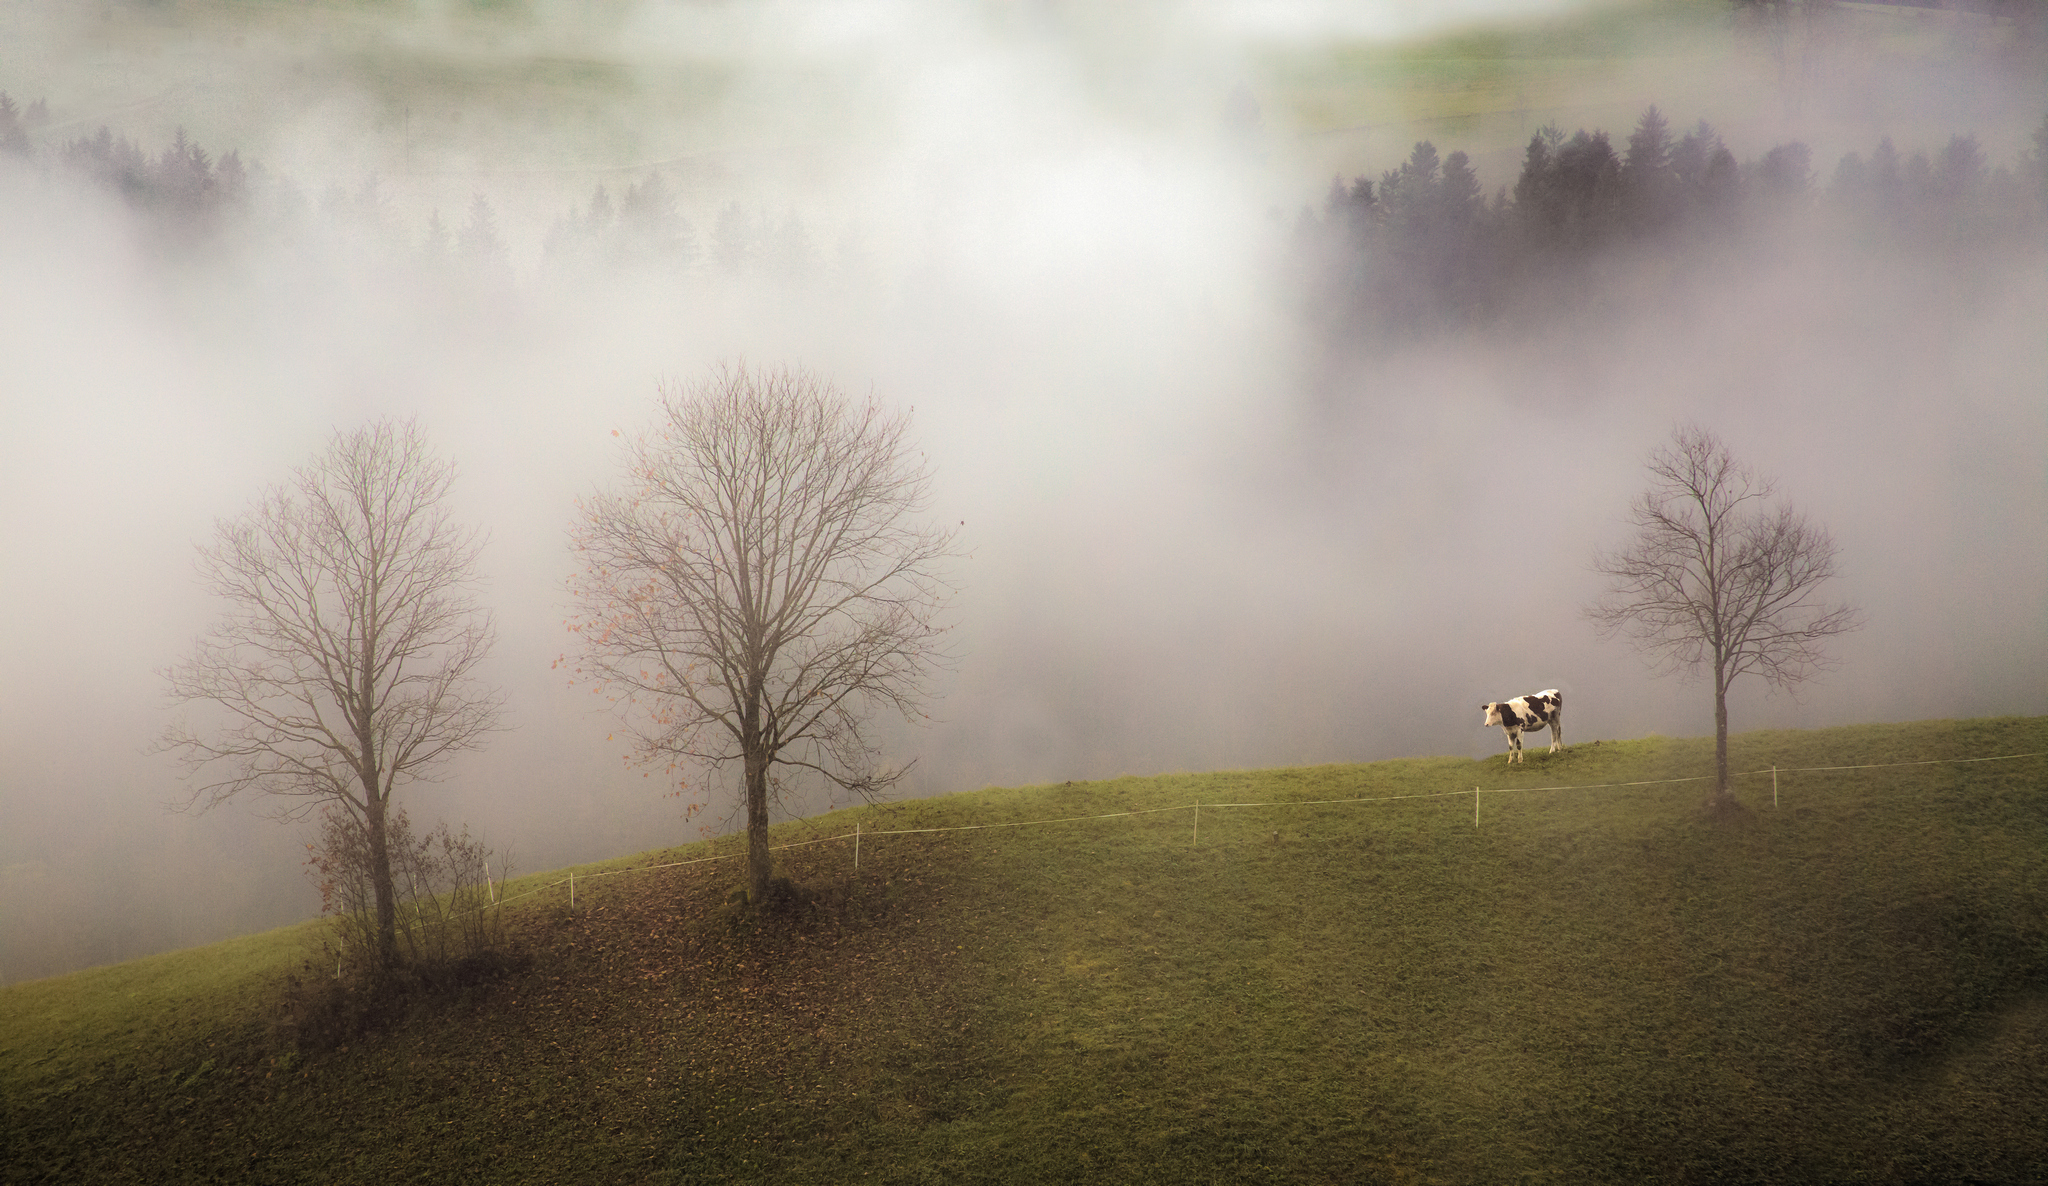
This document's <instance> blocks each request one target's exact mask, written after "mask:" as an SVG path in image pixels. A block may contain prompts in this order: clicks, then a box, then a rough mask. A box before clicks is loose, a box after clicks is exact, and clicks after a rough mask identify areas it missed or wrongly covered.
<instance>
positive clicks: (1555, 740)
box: [1550, 708, 1564, 754]
mask: <svg viewBox="0 0 2048 1186" xmlns="http://www.w3.org/2000/svg"><path fill="white" fill-rule="evenodd" d="M1563 748H1564V710H1563V709H1561V708H1560V709H1558V710H1557V715H1556V716H1554V717H1551V718H1550V752H1551V753H1553V754H1554V753H1556V752H1557V751H1559V750H1561V749H1563Z"/></svg>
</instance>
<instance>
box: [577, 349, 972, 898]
mask: <svg viewBox="0 0 2048 1186" xmlns="http://www.w3.org/2000/svg"><path fill="white" fill-rule="evenodd" d="M909 427H910V421H909V417H908V415H907V414H904V413H891V412H888V411H886V410H884V409H883V408H882V407H881V406H880V405H879V404H878V403H877V402H875V401H874V400H873V399H869V400H866V401H863V402H854V401H851V400H848V399H847V398H846V397H845V396H843V395H842V394H841V393H840V392H839V391H838V390H837V389H836V388H834V387H833V386H832V385H830V384H829V383H827V382H826V381H824V380H822V379H820V378H818V377H816V376H814V375H811V374H809V373H806V372H803V371H797V370H787V369H773V370H763V369H751V368H749V367H747V366H744V365H730V366H725V367H721V368H719V369H718V370H716V371H714V372H713V373H712V374H711V375H710V376H709V377H708V378H706V379H704V380H702V381H700V382H698V383H695V384H691V385H687V386H674V385H664V386H663V388H662V393H661V416H660V419H659V423H658V424H657V425H656V426H655V427H654V428H653V429H652V430H650V431H648V432H646V433H644V434H642V435H640V436H639V437H637V438H635V439H632V440H631V441H630V442H629V443H628V445H627V447H626V449H625V456H624V458H623V465H622V474H621V476H622V478H623V486H622V488H621V489H620V490H618V491H617V492H613V493H601V494H597V495H595V496H593V497H591V498H589V499H587V500H585V501H584V502H583V503H582V505H581V511H582V516H581V520H580V522H579V523H578V525H577V527H576V529H575V532H574V536H573V546H574V549H575V551H576V554H577V557H578V559H579V560H580V561H581V563H582V566H583V567H582V572H581V574H580V575H579V576H578V577H576V578H574V579H573V580H572V582H571V585H572V593H573V594H574V597H575V601H576V605H577V607H578V611H577V617H576V619H575V620H574V621H573V622H572V623H571V629H572V630H573V631H575V632H576V633H577V634H578V636H579V637H580V640H581V648H582V658H581V663H580V664H578V666H577V670H578V672H579V673H580V674H581V675H582V676H583V677H585V678H590V679H594V680H596V681H600V682H601V683H602V684H603V685H605V686H608V687H609V688H610V689H612V690H613V691H614V692H615V693H617V694H618V695H619V696H620V697H621V698H622V699H623V701H624V703H625V705H626V708H627V711H628V712H629V714H630V716H631V717H632V719H634V720H635V721H636V722H637V723H636V725H635V729H636V738H637V748H638V753H639V756H640V757H641V758H642V760H645V761H648V762H655V763H667V764H668V765H669V766H670V767H671V768H674V767H677V766H683V765H690V766H707V765H719V764H728V763H734V762H737V763H738V764H739V766H740V770H741V777H742V790H743V795H744V801H745V804H746V822H747V850H748V861H747V876H748V888H749V891H750V893H751V895H752V900H753V901H754V902H756V903H760V902H763V901H765V900H766V899H765V895H766V894H767V892H768V890H769V881H770V877H771V873H772V864H771V860H770V857H769V852H768V807H769V800H770V796H771V790H772V789H773V788H776V787H779V780H778V779H777V777H776V768H777V767H790V768H792V769H793V770H801V771H808V772H811V773H813V774H816V775H819V776H822V777H824V778H827V779H830V780H831V781H832V782H834V783H836V784H838V785H839V786H841V787H845V788H847V789H849V790H852V791H855V792H857V793H860V794H862V795H865V796H868V797H870V798H872V797H873V796H875V795H877V794H879V793H880V792H881V791H883V790H884V789H886V788H887V787H889V786H890V785H892V784H893V783H894V782H895V781H896V780H897V779H899V778H900V777H901V776H902V774H903V772H904V771H905V770H907V769H908V767H907V766H906V767H900V768H895V769H885V768H883V767H882V766H881V765H880V761H881V753H880V751H879V749H878V747H877V746H876V745H875V744H874V743H873V742H872V741H871V740H870V738H869V736H868V733H867V731H866V730H865V729H864V725H865V722H866V721H867V719H868V718H869V717H870V716H871V715H872V713H873V712H874V711H875V710H877V709H889V710H893V711H896V712H899V713H901V714H903V715H904V716H905V717H906V718H907V719H915V718H917V717H918V716H920V715H921V713H922V708H923V698H924V695H925V691H924V689H925V683H926V680H927V678H928V676H929V674H930V673H931V672H932V670H933V669H934V668H935V667H936V666H937V665H938V664H940V663H942V662H943V661H944V654H943V652H942V650H941V649H940V644H941V636H942V634H943V632H944V630H945V626H944V625H943V624H942V622H941V618H942V617H943V616H944V614H945V610H946V607H947V604H948V602H949V600H950V597H951V594H952V587H951V585H950V584H949V583H948V582H947V581H946V579H945V578H944V576H943V574H942V573H941V571H940V570H941V566H942V564H943V562H944V561H945V560H946V559H947V558H948V557H949V555H950V554H951V548H952V541H953V534H952V532H951V531H950V530H945V529H941V528H938V527H935V526H930V525H925V524H922V523H920V522H918V521H917V516H918V514H919V512H921V511H922V510H923V509H924V507H925V505H926V503H927V501H928V498H929V489H930V475H929V473H928V472H927V470H926V469H925V468H924V465H923V462H922V459H921V457H920V456H919V455H918V454H916V453H915V452H914V451H913V450H912V448H911V445H910V441H909Z"/></svg>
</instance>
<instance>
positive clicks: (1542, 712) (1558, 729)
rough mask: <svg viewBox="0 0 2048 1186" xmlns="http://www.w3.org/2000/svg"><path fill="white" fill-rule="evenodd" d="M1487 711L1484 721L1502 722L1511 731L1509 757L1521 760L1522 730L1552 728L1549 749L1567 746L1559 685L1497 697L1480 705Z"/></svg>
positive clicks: (1515, 760) (1562, 702) (1506, 731)
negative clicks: (1512, 696)
mask: <svg viewBox="0 0 2048 1186" xmlns="http://www.w3.org/2000/svg"><path fill="white" fill-rule="evenodd" d="M1479 708H1480V710H1481V711H1482V712H1484V713H1485V714H1486V720H1484V721H1482V722H1481V724H1485V725H1499V726H1500V727H1501V729H1502V731H1504V732H1505V733H1506V734H1507V735H1508V761H1510V762H1519V761H1521V760H1522V734H1524V733H1541V732H1543V731H1544V730H1545V729H1548V730H1550V752H1551V753H1553V754H1554V753H1556V752H1557V751H1559V750H1561V749H1563V748H1564V695H1563V693H1561V692H1559V691H1558V690H1557V689H1556V688H1550V689H1548V690H1546V691H1542V692H1537V693H1535V694H1534V695H1529V696H1517V697H1515V698H1514V699H1513V700H1495V701H1491V702H1489V703H1486V704H1482V705H1480V706H1479Z"/></svg>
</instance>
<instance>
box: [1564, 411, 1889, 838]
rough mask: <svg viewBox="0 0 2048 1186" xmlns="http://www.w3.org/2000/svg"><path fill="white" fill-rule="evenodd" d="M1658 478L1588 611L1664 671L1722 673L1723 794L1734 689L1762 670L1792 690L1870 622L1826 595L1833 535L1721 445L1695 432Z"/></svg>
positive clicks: (1670, 452)
mask: <svg viewBox="0 0 2048 1186" xmlns="http://www.w3.org/2000/svg"><path fill="white" fill-rule="evenodd" d="M1649 469H1650V473H1651V474H1652V475H1653V476H1654V477H1655V479H1656V480H1655V482H1654V483H1653V484H1652V485H1651V487H1650V489H1649V490H1647V491H1645V492H1644V493H1642V494H1640V495H1637V496H1636V498H1635V499H1634V501H1632V502H1631V503H1630V504H1629V521H1630V522H1631V523H1632V524H1633V525H1634V527H1635V529H1636V536H1635V539H1634V540H1632V541H1631V542H1630V543H1629V544H1627V545H1626V546H1625V547H1623V548H1622V549H1621V550H1619V551H1616V552H1600V553H1596V555H1595V557H1594V560H1593V568H1594V569H1595V570H1596V571H1598V572H1601V573H1604V574H1606V575H1607V576H1608V577H1609V578H1610V583H1609V586H1608V590H1607V592H1606V593H1605V594H1604V595H1603V596H1602V597H1601V598H1600V599H1599V600H1598V601H1596V602H1594V603H1593V604H1592V605H1589V606H1588V607H1587V608H1586V616H1587V617H1589V618H1590V619H1592V621H1593V623H1594V624H1595V625H1596V626H1597V627H1598V628H1599V630H1600V633H1601V635H1602V636H1603V637H1607V638H1612V637H1614V636H1615V635H1622V636H1625V637H1626V638H1628V640H1629V641H1630V642H1632V643H1634V644H1635V646H1636V647H1637V649H1639V650H1641V651H1643V652H1644V653H1645V654H1646V655H1647V656H1649V657H1650V658H1651V659H1652V661H1653V662H1654V663H1655V664H1656V665H1657V666H1659V667H1660V668H1662V669H1663V671H1664V672H1667V673H1668V672H1672V671H1683V672H1687V673H1689V674H1697V673H1699V672H1700V671H1701V669H1703V668H1705V669H1708V670H1711V671H1712V673H1713V677H1714V776H1715V782H1714V796H1713V799H1712V800H1711V803H1710V805H1711V806H1714V807H1720V808H1725V807H1729V806H1732V805H1733V804H1734V801H1735V796H1734V791H1733V789H1732V788H1731V787H1730V785H1729V778H1728V687H1729V685H1730V684H1732V683H1734V682H1735V680H1736V678H1737V677H1739V676H1742V675H1746V674H1750V673H1755V674H1757V675H1761V676H1763V677H1764V679H1765V680H1766V681H1768V682H1769V683H1770V684H1771V685H1772V686H1773V687H1778V688H1784V689H1787V690H1790V689H1792V688H1794V687H1796V686H1797V685H1798V684H1801V683H1804V682H1805V681H1806V680H1808V679H1811V678H1812V677H1813V676H1814V675H1816V674H1818V673H1819V672H1820V671H1821V670H1823V669H1825V668H1826V667H1828V666H1829V665H1830V663H1829V659H1828V656H1827V654H1826V653H1825V652H1824V651H1823V650H1822V649H1821V648H1822V644H1823V643H1824V642H1826V640H1827V639H1829V638H1831V637H1833V636H1834V635H1837V634H1842V633H1845V632H1847V631H1850V630H1854V629H1856V628H1858V627H1859V626H1861V625H1862V624H1863V622H1862V613H1861V611H1859V610H1857V609H1856V608H1855V607H1854V606H1851V605H1848V604H1846V603H1840V602H1836V603H1828V602H1824V601H1822V600H1821V598H1820V587H1821V585H1822V584H1824V583H1826V582H1827V581H1828V580H1829V579H1830V578H1832V577H1833V576H1835V556H1836V555H1837V553H1838V551H1839V549H1837V548H1836V547H1835V542H1834V540H1833V539H1832V538H1831V537H1830V536H1829V535H1828V533H1827V531H1826V530H1824V529H1822V528H1820V527H1816V526H1814V525H1813V524H1811V523H1808V522H1807V521H1806V519H1805V517H1804V516H1802V515H1799V514H1798V513H1796V512H1794V511H1793V510H1792V508H1791V507H1789V506H1786V505H1784V504H1782V503H1779V504H1774V505H1767V504H1768V502H1769V500H1770V499H1771V497H1772V495H1773V494H1775V493H1776V486H1775V484H1774V483H1772V482H1771V481H1770V480H1769V479H1766V478H1763V477H1761V476H1759V475H1758V474H1757V473H1756V472H1755V471H1754V470H1753V469H1751V468H1750V467H1748V466H1746V465H1743V464H1741V463H1739V462H1737V461H1736V460H1735V458H1734V456H1733V455H1732V454H1731V453H1730V452H1729V451H1728V447H1727V446H1726V445H1724V444H1722V443H1721V440H1720V438H1718V437H1716V436H1715V435H1714V434H1713V433H1711V432H1709V431H1707V430H1706V429H1704V428H1701V427H1698V426H1697V425H1685V426H1681V427H1680V428H1678V429H1677V430H1676V431H1675V432H1674V433H1673V434H1672V439H1671V443H1670V444H1669V445H1666V446H1662V447H1660V448H1658V449H1657V451H1656V452H1654V453H1652V454H1651V455H1650V462H1649Z"/></svg>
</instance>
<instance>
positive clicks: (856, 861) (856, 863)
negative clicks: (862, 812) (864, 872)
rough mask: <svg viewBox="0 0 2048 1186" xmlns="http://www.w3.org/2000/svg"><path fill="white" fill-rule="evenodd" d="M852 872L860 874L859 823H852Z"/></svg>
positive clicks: (856, 821)
mask: <svg viewBox="0 0 2048 1186" xmlns="http://www.w3.org/2000/svg"><path fill="white" fill-rule="evenodd" d="M853 871H854V872H855V873H858V872H860V821H859V820H855V821H853Z"/></svg>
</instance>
